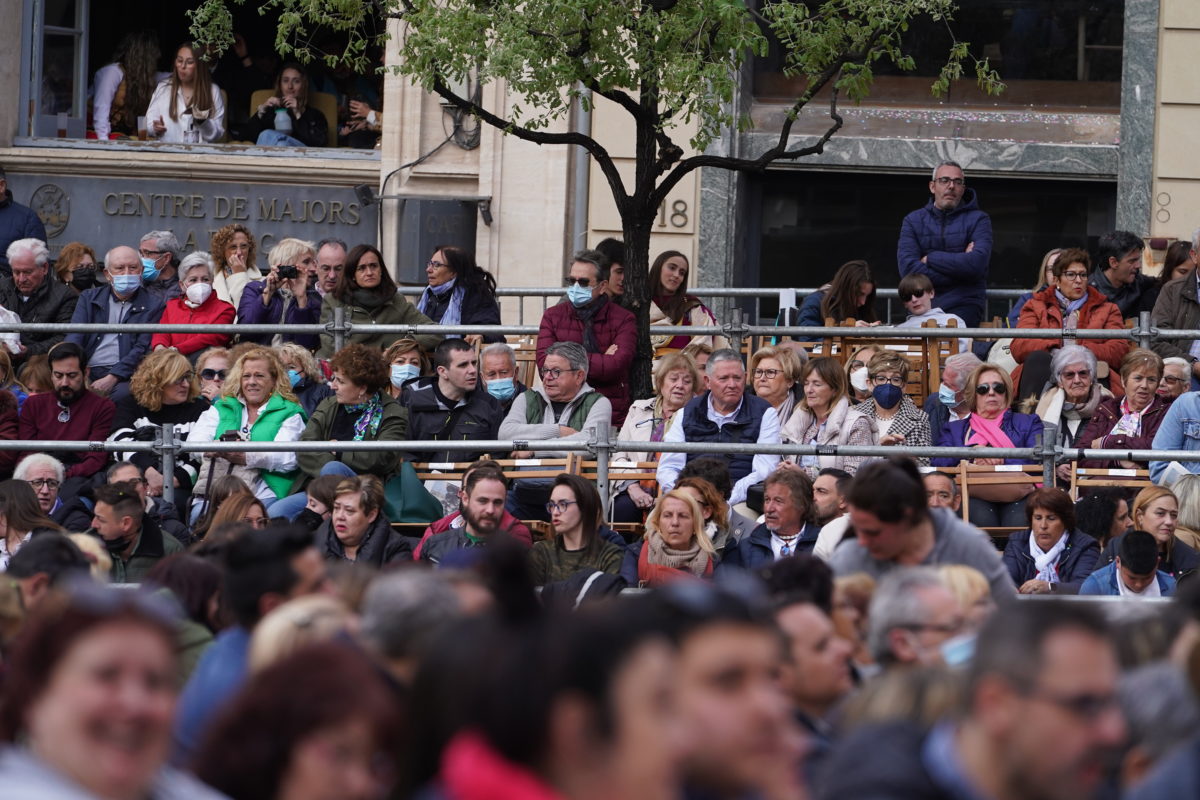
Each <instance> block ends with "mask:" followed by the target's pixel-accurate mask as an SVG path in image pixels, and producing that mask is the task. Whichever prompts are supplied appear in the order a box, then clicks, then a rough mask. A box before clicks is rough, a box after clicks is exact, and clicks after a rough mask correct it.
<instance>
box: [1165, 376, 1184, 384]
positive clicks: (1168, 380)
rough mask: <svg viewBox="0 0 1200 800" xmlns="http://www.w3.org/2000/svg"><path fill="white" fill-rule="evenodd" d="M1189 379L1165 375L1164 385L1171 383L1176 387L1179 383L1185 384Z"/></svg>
mask: <svg viewBox="0 0 1200 800" xmlns="http://www.w3.org/2000/svg"><path fill="white" fill-rule="evenodd" d="M1186 380H1187V378H1176V377H1175V376H1174V375H1164V376H1163V383H1169V384H1171V385H1172V386H1174V385H1175V384H1177V383H1183V382H1184V381H1186Z"/></svg>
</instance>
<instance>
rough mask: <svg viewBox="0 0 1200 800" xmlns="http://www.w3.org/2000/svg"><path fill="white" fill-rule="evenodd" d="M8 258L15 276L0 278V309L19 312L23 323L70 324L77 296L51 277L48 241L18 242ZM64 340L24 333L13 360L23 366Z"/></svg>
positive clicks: (56, 335)
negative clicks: (22, 363) (33, 357)
mask: <svg viewBox="0 0 1200 800" xmlns="http://www.w3.org/2000/svg"><path fill="white" fill-rule="evenodd" d="M69 246H70V245H68V247H69ZM7 258H8V263H9V265H10V269H11V273H12V274H11V275H10V276H9V277H6V278H2V279H0V306H3V307H4V308H6V309H8V310H9V311H12V312H14V313H16V315H17V316H18V317H20V318H21V322H60V323H61V322H70V321H71V316H72V315H73V314H74V313H75V305H76V303H77V302H78V297H77V296H76V293H75V292H74V291H72V290H71V289H70V288H68V287H66V286H64V285H62V284H61V283H59V282H58V281H56V280H54V279H53V278H52V277H51V276H50V251H49V250H48V249H47V248H46V244H45V242H43V241H42V240H40V239H18V240H17V241H15V242H13V243H12V244H10V245H9V246H8V250H7ZM64 338H65V334H62V333H22V334H21V346H20V352H17V353H13V356H12V360H13V361H14V362H15V363H17V364H20V363H21V362H22V361H25V360H26V359H28V358H29V357H30V356H34V355H38V354H41V353H46V352H49V350H50V348H51V347H53V346H54V345H56V344H58V343H59V342H61V341H62V340H63V339H64Z"/></svg>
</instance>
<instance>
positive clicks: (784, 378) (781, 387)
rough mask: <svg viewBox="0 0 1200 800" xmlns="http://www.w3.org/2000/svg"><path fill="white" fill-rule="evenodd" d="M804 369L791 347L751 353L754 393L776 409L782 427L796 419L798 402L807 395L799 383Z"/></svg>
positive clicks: (750, 376)
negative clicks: (793, 415)
mask: <svg viewBox="0 0 1200 800" xmlns="http://www.w3.org/2000/svg"><path fill="white" fill-rule="evenodd" d="M803 369H804V364H802V363H801V362H800V356H798V355H796V351H795V350H792V349H790V348H788V347H781V346H778V345H776V346H772V347H760V348H758V350H756V351H755V352H754V355H752V356H750V371H749V372H747V373H746V377H747V378H748V379H749V380H750V386H751V388H753V389H754V394H756V395H757V396H759V397H761V398H762V399H763V400H766V401H767V402H768V403H770V404H771V408H773V409H775V414H776V415H778V417H779V424H780V425H781V426H782V425H784V424H785V423H786V422H787V421H788V420H789V419H791V418H792V413H793V412H795V410H796V408H797V403H798V402H799V401H800V399H801V398H802V397H803V396H804V395H803V393H802V392H801V391H800V386H799V380H800V373H801V371H803Z"/></svg>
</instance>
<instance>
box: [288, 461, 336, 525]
mask: <svg viewBox="0 0 1200 800" xmlns="http://www.w3.org/2000/svg"><path fill="white" fill-rule="evenodd" d="M344 477H345V476H344V475H322V476H321V477H319V478H314V479H312V480H311V481H309V482H308V484H307V485H306V486H305V487H304V495H305V497H307V498H308V500H307V502H306V503H305V504H304V510H303V511H301V512H300V513H299V514H297V515H296V516H295V518H294V519H293V520H292V524H294V525H302V526H304V527H305V528H307V529H308V530H310V531H313V532H314V533H315V532H316V530H317V528H319V527H321V523H322V522H324V521H325V520H327V519H329V517H330V515H331V514H332V512H333V500H334V498H335V497H336V496H337V487H338V484H339V483H341V482H342V478H344Z"/></svg>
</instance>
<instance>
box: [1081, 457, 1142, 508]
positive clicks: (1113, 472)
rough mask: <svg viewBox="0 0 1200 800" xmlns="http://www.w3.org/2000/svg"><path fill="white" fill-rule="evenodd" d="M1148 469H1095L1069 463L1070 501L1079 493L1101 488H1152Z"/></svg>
mask: <svg viewBox="0 0 1200 800" xmlns="http://www.w3.org/2000/svg"><path fill="white" fill-rule="evenodd" d="M1153 484H1154V481H1152V480H1150V470H1149V469H1096V468H1086V467H1080V466H1079V465H1078V464H1077V463H1076V462H1072V463H1071V489H1070V494H1071V499H1072V500H1078V499H1079V495H1080V491H1081V490H1082V491H1083V492H1087V491H1088V490H1089V489H1098V488H1100V487H1103V486H1121V487H1127V488H1132V489H1138V490H1139V491H1140V490H1141V489H1145V488H1146V487H1147V486H1152V485H1153Z"/></svg>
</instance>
